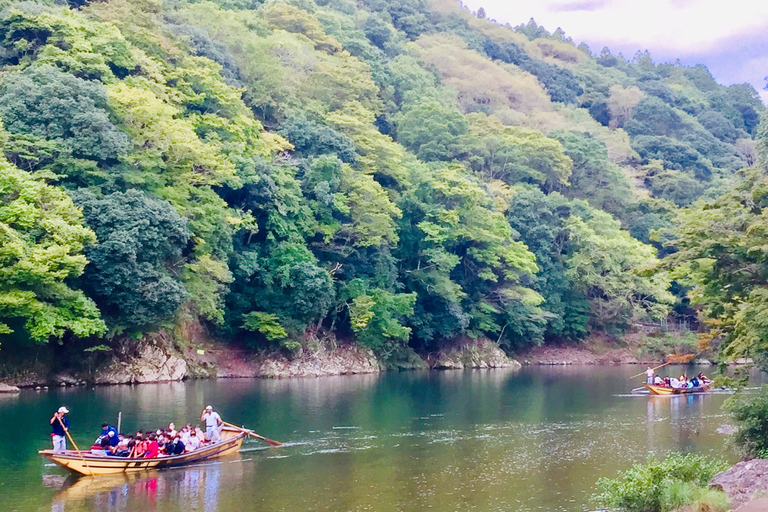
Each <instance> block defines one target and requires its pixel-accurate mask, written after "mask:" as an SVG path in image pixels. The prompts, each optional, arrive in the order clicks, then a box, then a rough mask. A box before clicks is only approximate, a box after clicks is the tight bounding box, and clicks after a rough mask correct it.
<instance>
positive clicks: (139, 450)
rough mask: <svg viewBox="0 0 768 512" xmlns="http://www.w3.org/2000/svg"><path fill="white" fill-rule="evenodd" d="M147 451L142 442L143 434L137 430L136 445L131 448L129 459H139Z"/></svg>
mask: <svg viewBox="0 0 768 512" xmlns="http://www.w3.org/2000/svg"><path fill="white" fill-rule="evenodd" d="M146 451H147V445H146V443H145V441H144V433H143V432H142V431H141V430H139V431H138V432H136V444H134V446H133V452H132V453H131V455H130V457H133V458H136V459H138V458H140V457H143V456H144V452H146Z"/></svg>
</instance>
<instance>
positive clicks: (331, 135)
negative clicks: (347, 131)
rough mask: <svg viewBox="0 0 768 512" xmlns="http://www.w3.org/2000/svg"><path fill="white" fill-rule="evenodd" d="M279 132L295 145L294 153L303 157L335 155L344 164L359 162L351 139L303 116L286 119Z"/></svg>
mask: <svg viewBox="0 0 768 512" xmlns="http://www.w3.org/2000/svg"><path fill="white" fill-rule="evenodd" d="M278 132H279V133H280V134H281V135H282V136H284V137H285V138H286V139H288V140H289V141H290V142H291V144H293V148H294V151H295V152H296V153H297V154H299V155H301V156H304V157H308V156H319V155H325V154H334V155H336V156H338V157H339V159H341V160H342V161H343V162H347V163H354V162H355V161H357V153H356V149H355V144H354V142H353V141H352V140H351V139H350V138H349V137H347V136H346V135H344V134H343V133H339V132H338V131H336V130H334V129H333V128H330V127H328V126H325V125H323V124H320V123H317V122H315V121H312V120H310V119H307V118H306V117H305V116H303V115H297V116H291V117H289V118H288V119H286V120H285V122H284V123H282V124H281V125H280V129H279V131H278Z"/></svg>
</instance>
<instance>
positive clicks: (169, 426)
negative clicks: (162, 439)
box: [165, 422, 176, 439]
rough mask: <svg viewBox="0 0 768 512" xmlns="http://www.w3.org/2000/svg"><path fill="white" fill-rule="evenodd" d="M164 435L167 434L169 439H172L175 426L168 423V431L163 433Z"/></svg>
mask: <svg viewBox="0 0 768 512" xmlns="http://www.w3.org/2000/svg"><path fill="white" fill-rule="evenodd" d="M165 433H166V434H168V436H169V437H170V438H171V439H173V438H174V437H176V425H174V424H173V422H170V423H169V424H168V430H166V431H165Z"/></svg>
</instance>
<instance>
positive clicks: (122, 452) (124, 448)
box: [107, 435, 135, 457]
mask: <svg viewBox="0 0 768 512" xmlns="http://www.w3.org/2000/svg"><path fill="white" fill-rule="evenodd" d="M134 444H135V441H133V436H132V435H127V436H123V438H122V439H121V440H120V442H119V443H118V445H117V446H116V447H115V451H114V453H113V454H112V455H114V456H115V457H127V456H128V455H129V454H130V453H131V448H133V446H134ZM107 455H109V454H107Z"/></svg>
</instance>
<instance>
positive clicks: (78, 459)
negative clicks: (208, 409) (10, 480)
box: [39, 427, 246, 476]
mask: <svg viewBox="0 0 768 512" xmlns="http://www.w3.org/2000/svg"><path fill="white" fill-rule="evenodd" d="M245 436H246V434H245V433H244V432H242V431H240V430H236V429H233V428H228V427H224V428H223V429H222V431H221V441H220V442H218V443H214V444H211V445H209V446H205V447H203V448H198V449H197V450H195V451H192V452H189V453H185V454H183V455H173V456H170V457H157V458H154V459H128V458H125V457H105V456H102V455H94V454H92V453H91V452H87V451H80V452H78V451H75V450H67V451H65V452H54V451H53V450H40V452H39V453H40V455H42V456H43V457H45V458H46V459H48V460H50V461H52V462H55V463H56V464H58V465H59V466H62V467H64V468H67V469H68V470H70V471H74V472H75V473H80V474H82V475H93V476H98V475H109V474H115V473H134V472H137V471H145V470H147V469H162V468H170V467H178V466H186V465H187V464H191V463H193V462H199V461H201V460H205V459H210V458H213V457H219V456H221V455H226V454H229V453H234V452H236V451H237V450H239V449H240V447H241V446H242V445H243V439H244V438H245Z"/></svg>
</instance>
